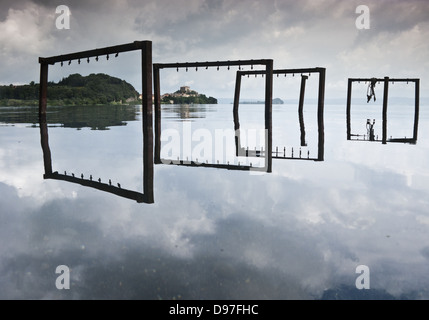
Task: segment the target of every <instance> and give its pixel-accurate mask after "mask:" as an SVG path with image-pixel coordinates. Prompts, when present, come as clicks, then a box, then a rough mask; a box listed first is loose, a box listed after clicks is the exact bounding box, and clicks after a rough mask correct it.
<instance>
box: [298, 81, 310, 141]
mask: <svg viewBox="0 0 429 320" xmlns="http://www.w3.org/2000/svg"><path fill="white" fill-rule="evenodd" d="M307 79H308V76H305V75H301V90H300V93H299V103H298V118H299V127H300V129H301V146H302V147H304V146H305V145H306V143H305V126H304V96H305V83H306V81H307Z"/></svg>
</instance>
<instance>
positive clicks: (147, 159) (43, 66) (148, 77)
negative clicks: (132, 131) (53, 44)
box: [39, 41, 154, 203]
mask: <svg viewBox="0 0 429 320" xmlns="http://www.w3.org/2000/svg"><path fill="white" fill-rule="evenodd" d="M135 50H140V51H141V59H142V60H141V61H142V71H141V72H142V112H143V116H142V122H143V189H144V190H143V193H142V194H141V193H136V192H134V193H133V192H131V193H130V192H128V193H125V194H124V190H123V189H119V190H116V189H113V187H111V186H109V185H106V186H104V185H103V184H97V183H96V182H94V181H84V180H83V179H74V178H72V177H69V176H66V175H62V174H59V173H58V172H53V171H52V160H51V152H50V149H49V142H48V132H47V125H46V111H47V91H48V69H49V65H54V64H55V63H58V62H61V63H62V62H65V61H71V60H78V59H86V58H91V57H98V56H103V55H109V54H117V53H121V52H128V51H135ZM39 63H40V91H39V120H40V130H41V144H42V149H43V157H44V165H45V174H44V178H46V179H57V180H66V181H69V182H74V183H79V184H82V185H85V186H90V187H94V188H97V189H100V190H104V191H109V192H112V193H116V194H118V195H121V196H125V197H128V198H129V197H131V198H132V199H135V200H136V201H137V202H145V203H153V202H154V195H153V172H154V166H153V125H152V121H153V119H152V41H134V42H132V43H128V44H123V45H117V46H111V47H105V48H100V49H93V50H87V51H81V52H75V53H69V54H64V55H59V56H52V57H47V58H46V57H45V58H44V57H39ZM127 195H128V196H127Z"/></svg>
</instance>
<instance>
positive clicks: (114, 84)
mask: <svg viewBox="0 0 429 320" xmlns="http://www.w3.org/2000/svg"><path fill="white" fill-rule="evenodd" d="M138 102H139V93H138V92H137V90H135V89H134V87H133V86H132V85H131V84H129V83H128V82H126V81H125V80H121V79H119V78H115V77H111V76H109V75H107V74H103V73H98V74H90V75H88V76H82V75H80V74H78V73H76V74H71V75H69V76H68V77H67V78H63V79H61V80H60V81H59V82H58V83H55V82H51V81H50V82H48V104H49V105H56V106H76V105H106V104H110V105H115V104H117V105H123V104H137V103H138ZM38 104H39V84H38V83H34V81H31V82H30V83H29V84H25V85H12V84H11V85H6V86H0V105H2V106H37V105H38Z"/></svg>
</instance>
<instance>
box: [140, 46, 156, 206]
mask: <svg viewBox="0 0 429 320" xmlns="http://www.w3.org/2000/svg"><path fill="white" fill-rule="evenodd" d="M141 51H142V111H143V120H142V121H143V186H144V190H143V194H144V196H145V202H147V203H153V202H154V196H153V171H154V168H153V126H152V42H151V41H144V42H143V47H142V49H141Z"/></svg>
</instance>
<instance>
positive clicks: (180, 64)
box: [153, 59, 272, 73]
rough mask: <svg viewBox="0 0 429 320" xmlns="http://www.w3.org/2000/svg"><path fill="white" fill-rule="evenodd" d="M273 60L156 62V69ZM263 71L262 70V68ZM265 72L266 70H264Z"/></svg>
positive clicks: (267, 61) (230, 64)
mask: <svg viewBox="0 0 429 320" xmlns="http://www.w3.org/2000/svg"><path fill="white" fill-rule="evenodd" d="M270 61H272V60H268V59H259V60H227V61H206V62H176V63H154V64H153V67H154V68H156V69H167V68H198V67H207V68H208V67H231V66H246V65H247V66H253V65H267V64H268V63H270ZM261 71H262V70H261ZM263 72H264V73H265V71H263Z"/></svg>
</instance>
